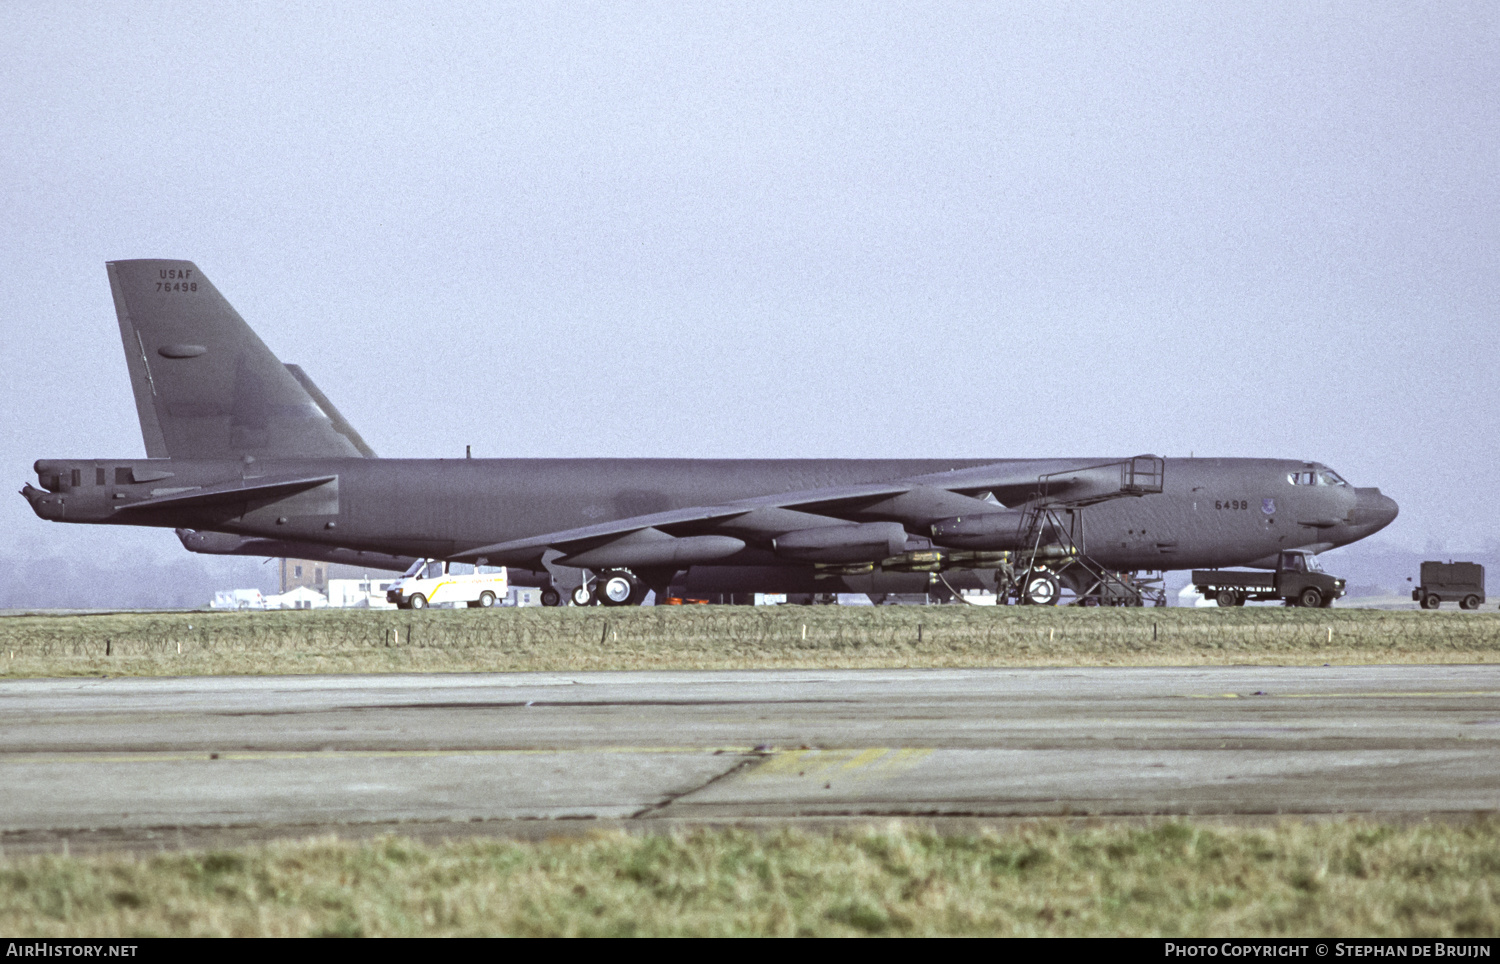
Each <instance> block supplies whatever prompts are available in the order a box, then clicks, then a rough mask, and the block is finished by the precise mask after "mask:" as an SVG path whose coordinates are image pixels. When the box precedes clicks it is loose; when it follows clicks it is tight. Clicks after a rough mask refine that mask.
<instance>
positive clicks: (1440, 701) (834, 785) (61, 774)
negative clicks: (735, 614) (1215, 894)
mask: <svg viewBox="0 0 1500 964" xmlns="http://www.w3.org/2000/svg"><path fill="white" fill-rule="evenodd" d="M0 735H3V748H0V846H10V847H16V846H18V845H19V846H20V847H21V848H22V849H25V848H26V846H27V845H28V842H30V844H37V842H38V841H40V842H43V843H45V842H46V841H55V840H57V839H61V838H66V837H67V836H69V835H75V836H78V835H83V836H87V835H89V834H93V835H95V836H96V837H97V836H98V835H104V836H106V837H109V838H110V839H119V840H129V839H145V838H151V839H160V838H162V836H163V834H164V833H165V832H166V831H167V830H169V829H170V828H178V831H177V832H178V834H179V839H185V838H181V834H182V832H183V831H184V830H188V831H193V832H195V833H198V834H199V838H201V834H202V832H203V831H205V830H207V829H209V828H219V829H220V830H224V829H225V828H230V829H233V828H239V830H241V831H245V830H248V831H250V832H252V833H253V832H264V833H266V834H268V835H275V832H276V830H277V828H299V830H305V829H307V828H333V829H337V828H353V827H361V826H392V825H394V827H395V829H400V827H401V826H407V825H410V826H414V827H418V826H419V827H426V828H431V827H433V826H438V827H448V828H453V829H454V830H462V828H461V827H460V826H459V825H460V824H462V825H474V826H476V827H477V826H480V825H483V826H494V825H501V824H505V825H508V824H507V822H510V823H515V822H527V821H541V823H540V824H537V826H542V827H545V826H561V824H559V823H557V822H558V821H567V820H583V821H596V822H608V823H610V824H611V825H614V824H620V823H624V824H629V825H647V824H651V823H652V822H656V821H668V822H671V821H676V822H693V821H713V822H719V821H778V820H806V819H818V818H840V817H842V818H850V817H859V818H869V817H877V818H879V817H921V818H984V819H1003V818H1013V817H1036V816H1059V815H1071V816H1083V815H1096V816H1141V815H1161V814H1198V815H1274V814H1337V813H1364V814H1385V815H1395V814H1404V815H1441V814H1449V815H1452V814H1469V813H1474V812H1476V811H1496V810H1500V667H1496V666H1489V665H1476V666H1361V667H1322V668H1306V667H1271V668H1265V667H1237V668H1224V669H1217V668H1215V669H1204V668H1190V669H1160V668H1118V669H1040V670H1003V669H995V670H851V671H807V672H788V671H774V672H682V673H581V674H575V675H568V674H553V673H537V674H493V675H451V676H445V675H425V676H322V677H317V676H285V677H209V678H203V677H188V678H166V679H105V680H100V679H86V680H85V679H70V680H18V681H8V682H0ZM497 822H498V824H497ZM111 835H112V836H111ZM199 838H195V839H199ZM80 839H81V838H80ZM100 839H103V838H100Z"/></svg>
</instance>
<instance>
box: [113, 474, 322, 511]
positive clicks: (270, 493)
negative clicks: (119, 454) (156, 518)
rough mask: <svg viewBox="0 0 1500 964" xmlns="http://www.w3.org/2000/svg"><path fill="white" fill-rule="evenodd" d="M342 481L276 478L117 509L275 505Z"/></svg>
mask: <svg viewBox="0 0 1500 964" xmlns="http://www.w3.org/2000/svg"><path fill="white" fill-rule="evenodd" d="M337 480H338V476H336V475H320V476H317V477H314V478H304V479H272V480H269V481H264V480H256V481H254V482H232V483H225V484H223V485H212V486H207V487H205V488H201V489H192V490H190V491H186V492H174V493H172V494H170V495H163V496H158V497H156V498H154V499H147V500H145V501H144V502H132V503H130V504H128V505H122V506H119V507H118V508H116V509H115V511H116V512H147V511H154V510H159V509H191V508H198V507H206V506H215V505H239V504H241V503H244V502H251V501H254V502H274V501H275V500H277V499H284V498H286V497H287V496H289V495H296V494H297V493H298V492H306V491H307V490H308V489H315V488H317V487H318V486H320V485H326V484H328V483H329V482H335V481H337Z"/></svg>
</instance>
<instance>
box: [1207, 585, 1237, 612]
mask: <svg viewBox="0 0 1500 964" xmlns="http://www.w3.org/2000/svg"><path fill="white" fill-rule="evenodd" d="M1214 602H1216V603H1218V604H1219V608H1220V609H1228V608H1229V607H1230V606H1239V605H1241V603H1240V594H1239V593H1237V592H1235V591H1234V590H1233V589H1220V590H1219V592H1218V594H1217V595H1215V596H1214Z"/></svg>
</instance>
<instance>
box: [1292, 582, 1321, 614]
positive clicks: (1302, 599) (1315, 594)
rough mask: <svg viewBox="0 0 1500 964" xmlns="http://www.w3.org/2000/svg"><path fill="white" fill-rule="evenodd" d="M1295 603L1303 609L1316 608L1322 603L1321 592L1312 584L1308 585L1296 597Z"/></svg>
mask: <svg viewBox="0 0 1500 964" xmlns="http://www.w3.org/2000/svg"><path fill="white" fill-rule="evenodd" d="M1297 605H1299V606H1301V607H1302V608H1303V609H1318V608H1320V607H1321V606H1322V605H1323V594H1322V593H1321V592H1319V591H1318V590H1317V589H1315V588H1313V587H1312V586H1308V587H1307V588H1306V589H1304V590H1302V593H1301V594H1300V595H1299V596H1298V597H1297Z"/></svg>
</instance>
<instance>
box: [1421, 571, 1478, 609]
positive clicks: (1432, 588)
mask: <svg viewBox="0 0 1500 964" xmlns="http://www.w3.org/2000/svg"><path fill="white" fill-rule="evenodd" d="M1411 598H1412V599H1413V600H1414V601H1416V602H1417V603H1419V604H1420V605H1421V607H1422V608H1423V609H1436V608H1438V606H1440V605H1442V603H1443V601H1444V600H1448V601H1450V602H1457V603H1458V608H1459V609H1478V608H1479V607H1480V606H1482V605H1484V567H1483V566H1481V565H1480V564H1479V563H1477V562H1424V563H1422V584H1421V585H1420V586H1418V587H1417V588H1415V589H1413V590H1412V591H1411Z"/></svg>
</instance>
